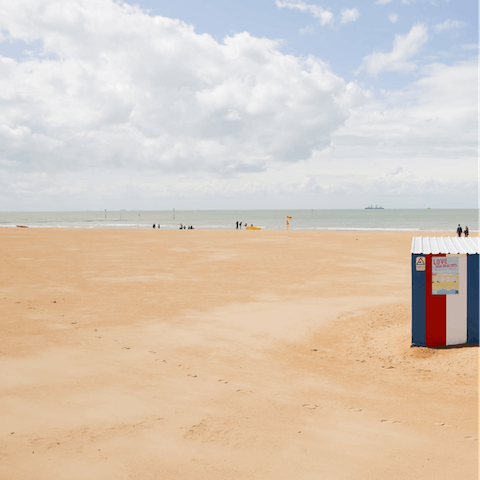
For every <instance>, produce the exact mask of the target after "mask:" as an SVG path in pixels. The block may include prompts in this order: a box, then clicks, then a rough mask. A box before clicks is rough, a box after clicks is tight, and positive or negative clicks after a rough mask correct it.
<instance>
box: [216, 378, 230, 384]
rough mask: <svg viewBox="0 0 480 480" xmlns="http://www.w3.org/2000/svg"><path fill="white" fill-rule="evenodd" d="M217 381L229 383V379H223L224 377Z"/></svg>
mask: <svg viewBox="0 0 480 480" xmlns="http://www.w3.org/2000/svg"><path fill="white" fill-rule="evenodd" d="M217 382H223V383H228V380H223V379H222V378H221V379H220V380H217Z"/></svg>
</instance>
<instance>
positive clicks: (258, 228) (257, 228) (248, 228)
mask: <svg viewBox="0 0 480 480" xmlns="http://www.w3.org/2000/svg"><path fill="white" fill-rule="evenodd" d="M245 230H261V228H260V227H245Z"/></svg>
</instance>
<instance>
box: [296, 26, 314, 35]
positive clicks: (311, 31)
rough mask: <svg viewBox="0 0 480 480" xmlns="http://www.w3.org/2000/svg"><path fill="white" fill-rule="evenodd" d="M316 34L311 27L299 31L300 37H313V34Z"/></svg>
mask: <svg viewBox="0 0 480 480" xmlns="http://www.w3.org/2000/svg"><path fill="white" fill-rule="evenodd" d="M314 32H315V29H314V28H313V27H312V26H311V25H307V26H306V27H304V28H301V29H300V30H299V33H300V35H307V34H308V35H311V34H312V33H314Z"/></svg>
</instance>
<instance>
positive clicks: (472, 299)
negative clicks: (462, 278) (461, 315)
mask: <svg viewBox="0 0 480 480" xmlns="http://www.w3.org/2000/svg"><path fill="white" fill-rule="evenodd" d="M479 277H480V272H479V255H478V254H477V255H467V342H468V343H479V342H478V337H479V332H478V330H479V319H480V315H479V313H480V312H479V310H480V308H479V307H480V305H479V301H480V300H479V286H480V285H479V283H480V282H479Z"/></svg>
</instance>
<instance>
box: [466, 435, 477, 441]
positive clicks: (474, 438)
mask: <svg viewBox="0 0 480 480" xmlns="http://www.w3.org/2000/svg"><path fill="white" fill-rule="evenodd" d="M465 438H466V439H467V440H473V441H474V442H476V441H477V440H478V438H477V437H472V436H471V435H467V436H466V437H465Z"/></svg>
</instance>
